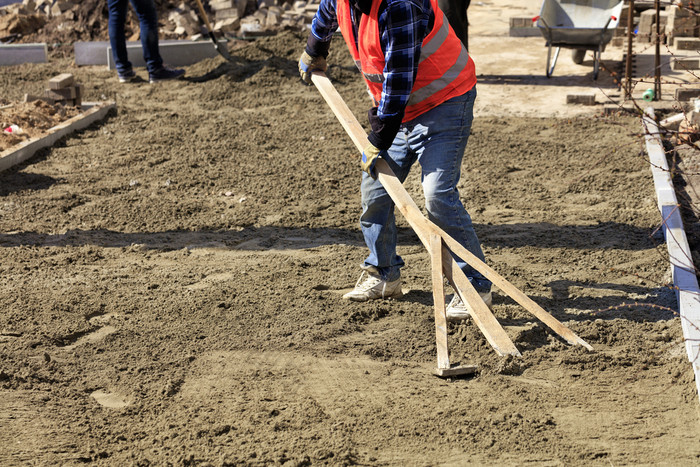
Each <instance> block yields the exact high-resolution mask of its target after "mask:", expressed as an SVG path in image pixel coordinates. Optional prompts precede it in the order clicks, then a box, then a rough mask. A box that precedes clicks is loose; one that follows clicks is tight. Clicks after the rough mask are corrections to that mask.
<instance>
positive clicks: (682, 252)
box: [642, 107, 700, 396]
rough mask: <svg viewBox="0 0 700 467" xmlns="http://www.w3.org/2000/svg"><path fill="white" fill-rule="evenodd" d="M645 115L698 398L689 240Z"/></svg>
mask: <svg viewBox="0 0 700 467" xmlns="http://www.w3.org/2000/svg"><path fill="white" fill-rule="evenodd" d="M645 112H646V115H645V116H644V117H642V126H643V127H644V139H645V141H646V149H647V154H648V156H649V163H650V165H651V173H652V176H653V178H654V187H655V189H656V196H657V199H658V206H659V211H660V212H661V218H662V220H663V224H664V225H663V230H664V236H665V238H666V246H667V248H668V255H669V258H670V261H671V273H672V275H673V285H674V286H675V287H676V298H677V299H678V309H679V313H680V317H681V327H682V328H683V338H684V339H685V347H686V351H687V354H688V359H689V360H690V362H691V364H692V365H693V371H694V372H695V385H696V387H697V388H698V395H699V396H700V288H699V287H698V279H697V276H696V275H695V267H694V265H693V257H692V256H691V252H690V246H689V245H688V238H687V237H686V234H685V230H684V228H683V220H682V219H681V213H680V211H679V205H678V199H677V198H676V192H675V190H674V188H673V181H672V179H671V172H670V170H669V167H668V162H667V161H666V151H665V150H664V148H663V144H662V142H661V137H660V136H659V128H658V126H657V125H656V122H655V121H654V109H653V108H652V107H648V108H647V109H646V110H645Z"/></svg>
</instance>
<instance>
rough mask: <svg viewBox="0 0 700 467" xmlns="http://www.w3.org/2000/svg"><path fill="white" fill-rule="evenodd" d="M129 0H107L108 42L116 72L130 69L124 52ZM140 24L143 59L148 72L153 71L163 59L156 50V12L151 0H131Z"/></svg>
mask: <svg viewBox="0 0 700 467" xmlns="http://www.w3.org/2000/svg"><path fill="white" fill-rule="evenodd" d="M129 1H130V0H107V8H108V10H109V42H110V45H111V46H112V57H114V63H115V64H116V66H117V73H123V72H125V71H128V70H130V69H131V62H129V57H128V55H127V53H126V33H125V32H124V25H125V24H126V13H127V10H126V9H127V7H128V5H129ZM131 5H132V6H133V7H134V11H136V16H137V17H138V19H139V24H140V26H141V47H142V48H143V59H144V60H145V61H146V67H147V68H148V72H149V73H150V72H153V71H155V70H157V69H159V68H160V67H162V66H163V59H162V58H161V57H160V53H159V52H158V13H157V11H156V5H155V3H154V1H153V0H131Z"/></svg>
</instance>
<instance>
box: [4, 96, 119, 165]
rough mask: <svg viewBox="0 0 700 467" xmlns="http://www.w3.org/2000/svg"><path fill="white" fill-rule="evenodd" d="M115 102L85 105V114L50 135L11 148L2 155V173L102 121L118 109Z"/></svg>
mask: <svg viewBox="0 0 700 467" xmlns="http://www.w3.org/2000/svg"><path fill="white" fill-rule="evenodd" d="M116 108H117V105H116V104H115V103H114V102H100V103H87V102H86V103H85V104H84V105H83V110H84V111H83V112H82V113H80V114H78V115H76V116H75V117H73V118H71V119H69V120H66V121H65V122H63V123H61V124H60V125H56V126H55V127H53V128H51V129H49V131H48V134H46V135H44V136H41V137H38V138H32V139H30V140H28V141H25V142H23V143H21V144H19V145H17V146H16V147H13V148H10V149H8V150H6V151H3V152H1V153H0V172H2V171H3V170H6V169H9V168H10V167H13V166H15V165H17V164H21V163H22V162H24V161H25V160H27V159H29V158H30V157H32V156H33V155H34V154H35V153H36V152H37V151H38V150H39V149H43V148H45V147H49V146H51V145H53V144H54V143H55V142H56V141H58V140H59V139H61V138H63V137H64V136H66V135H68V134H70V133H72V132H74V131H77V130H80V129H83V128H85V127H87V126H89V125H91V124H92V123H94V122H96V121H98V120H102V119H103V118H105V117H106V116H107V114H108V113H109V112H110V111H111V110H112V109H116Z"/></svg>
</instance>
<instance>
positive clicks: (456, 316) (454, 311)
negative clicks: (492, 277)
mask: <svg viewBox="0 0 700 467" xmlns="http://www.w3.org/2000/svg"><path fill="white" fill-rule="evenodd" d="M479 296H480V297H481V299H482V300H483V301H484V303H486V306H487V307H489V308H491V304H492V303H493V295H492V294H491V291H488V292H479ZM471 311H472V310H471V307H470V306H468V305H467V304H466V303H464V302H463V301H462V299H461V298H459V295H457V294H455V295H454V297H452V300H451V301H450V304H449V305H447V309H446V310H445V313H446V314H447V321H462V320H463V319H467V318H469V317H470V316H471Z"/></svg>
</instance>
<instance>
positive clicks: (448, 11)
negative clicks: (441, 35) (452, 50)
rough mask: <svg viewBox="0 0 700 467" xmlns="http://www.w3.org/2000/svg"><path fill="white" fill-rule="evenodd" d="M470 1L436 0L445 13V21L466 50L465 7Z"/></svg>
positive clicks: (467, 44)
mask: <svg viewBox="0 0 700 467" xmlns="http://www.w3.org/2000/svg"><path fill="white" fill-rule="evenodd" d="M470 1H471V0H438V7H439V8H440V9H441V10H442V11H443V12H444V13H445V16H447V21H448V22H449V23H450V26H452V29H453V30H454V32H455V34H457V37H459V40H461V41H462V44H464V47H465V48H466V49H467V50H469V34H468V29H469V22H468V21H467V8H469V2H470Z"/></svg>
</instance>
